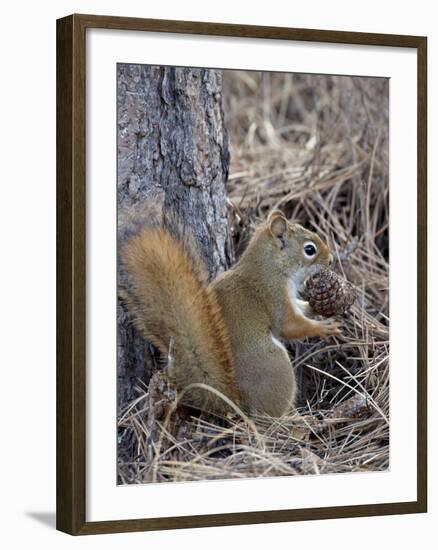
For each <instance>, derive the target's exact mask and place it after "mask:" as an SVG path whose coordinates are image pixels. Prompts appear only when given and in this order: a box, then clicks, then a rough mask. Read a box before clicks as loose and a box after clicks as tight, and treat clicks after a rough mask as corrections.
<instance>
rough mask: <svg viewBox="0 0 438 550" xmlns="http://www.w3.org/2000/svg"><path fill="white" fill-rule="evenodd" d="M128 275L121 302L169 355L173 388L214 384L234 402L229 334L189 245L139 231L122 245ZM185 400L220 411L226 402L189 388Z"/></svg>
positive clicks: (161, 233) (159, 232) (166, 235)
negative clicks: (124, 301) (123, 298)
mask: <svg viewBox="0 0 438 550" xmlns="http://www.w3.org/2000/svg"><path fill="white" fill-rule="evenodd" d="M121 261H122V263H123V266H124V268H125V270H126V272H127V286H126V289H125V300H126V303H127V305H128V308H129V310H130V311H131V313H132V315H133V319H134V323H135V325H136V327H137V328H138V329H139V330H140V332H141V333H142V335H143V336H144V337H145V338H146V339H147V340H148V341H149V342H151V343H152V344H153V345H155V346H156V347H158V349H159V350H160V351H161V352H162V353H167V354H169V356H170V357H171V360H170V361H169V374H170V376H171V378H172V380H173V381H174V383H175V385H176V388H177V390H179V391H182V390H183V389H184V388H185V387H187V386H188V385H189V384H192V383H202V384H206V385H208V386H212V387H213V388H215V389H216V390H218V391H219V392H221V393H223V394H225V395H226V396H227V397H228V398H230V399H231V400H233V401H234V402H236V403H238V401H239V398H238V390H237V385H236V382H235V376H234V365H233V358H232V353H231V347H230V340H229V336H228V333H227V330H226V327H225V324H224V322H223V319H222V316H221V311H220V306H219V303H218V301H217V298H216V295H215V293H214V290H213V289H211V288H210V287H208V286H207V274H206V270H205V267H204V265H203V263H202V262H201V260H200V259H198V258H196V257H194V254H193V249H192V248H190V247H189V245H188V241H186V242H185V241H184V239H182V240H180V239H178V238H176V237H175V236H173V235H172V234H171V233H170V232H169V231H167V230H166V229H163V228H143V229H141V230H140V231H139V232H138V233H137V234H135V235H134V236H131V237H130V238H129V239H128V240H127V241H126V242H125V244H124V245H123V246H122V247H121ZM184 401H185V402H188V403H190V404H192V405H193V406H195V407H198V408H200V409H206V410H212V411H213V412H224V411H225V410H226V405H225V403H224V402H223V401H222V400H221V399H220V398H218V397H217V396H216V395H215V394H214V393H212V392H209V391H207V390H201V389H192V390H188V391H187V393H186V394H185V398H184Z"/></svg>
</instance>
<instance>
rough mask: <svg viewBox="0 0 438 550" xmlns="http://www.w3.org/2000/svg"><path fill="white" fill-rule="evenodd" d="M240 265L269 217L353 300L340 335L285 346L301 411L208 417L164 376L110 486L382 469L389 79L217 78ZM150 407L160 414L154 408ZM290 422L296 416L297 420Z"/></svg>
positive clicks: (139, 408)
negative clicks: (308, 245)
mask: <svg viewBox="0 0 438 550" xmlns="http://www.w3.org/2000/svg"><path fill="white" fill-rule="evenodd" d="M223 79H224V82H223V98H224V114H225V121H226V126H227V129H228V134H229V140H230V152H231V162H230V172H229V178H228V183H227V193H228V202H229V213H230V220H231V224H232V235H233V240H234V244H235V250H236V256H237V258H238V257H239V256H240V254H241V253H242V251H243V250H244V247H245V244H246V243H247V241H248V238H249V237H250V234H251V231H252V229H253V228H254V225H255V224H256V223H257V222H259V221H260V220H263V219H264V218H265V217H266V215H267V213H268V212H269V210H270V209H272V208H274V207H275V208H280V209H281V210H283V211H284V212H285V213H286V215H287V217H288V218H289V219H291V220H293V221H298V222H300V223H302V224H304V225H305V226H307V227H308V228H310V229H313V230H315V231H316V232H318V233H319V234H320V235H321V237H322V238H323V239H325V241H326V242H327V243H328V244H329V246H330V248H331V249H332V250H333V251H334V253H335V259H336V263H335V268H334V269H335V270H336V271H337V272H338V273H340V274H343V275H344V276H345V277H346V278H347V279H348V280H349V281H350V282H351V283H352V284H353V285H354V287H355V289H356V292H357V300H356V302H355V304H354V305H353V307H352V308H351V309H350V310H349V311H348V312H347V313H346V314H344V315H343V316H342V317H341V321H342V323H343V332H342V335H340V336H337V337H336V338H331V339H330V340H329V341H322V340H320V339H307V340H304V341H299V342H298V341H297V342H291V343H289V344H288V346H287V347H288V351H289V352H290V356H291V360H292V363H293V368H294V369H295V372H296V375H297V379H298V382H299V408H298V411H296V412H293V413H291V414H290V415H285V416H283V417H282V418H276V419H273V418H268V417H257V418H251V419H250V418H247V417H246V416H245V415H243V414H236V415H234V416H233V417H229V418H224V419H218V418H216V417H213V416H211V415H207V414H205V413H202V414H201V415H199V414H198V415H190V414H187V413H182V412H181V411H180V410H179V409H178V408H176V407H175V395H174V393H173V392H172V390H171V388H170V386H169V385H168V383H167V380H166V378H165V376H164V375H163V374H162V373H161V372H160V373H157V374H156V376H154V377H153V379H152V381H151V383H150V384H149V386H148V387H142V386H141V385H140V384H139V387H138V392H137V393H138V397H137V398H136V399H135V400H134V401H133V402H132V403H130V404H129V405H127V407H126V408H125V410H124V411H123V413H122V415H121V418H120V419H119V429H120V430H122V431H124V432H126V433H128V432H129V437H130V440H131V442H132V445H131V449H132V452H131V453H130V454H129V455H126V456H125V455H122V456H119V464H118V475H119V483H122V484H124V483H146V482H159V481H188V480H200V479H223V478H228V479H229V478H247V477H271V476H279V475H295V474H325V473H341V472H357V471H376V470H385V469H387V468H388V467H389V288H388V267H389V182H388V135H389V126H388V101H389V96H388V93H389V92H388V81H387V80H386V79H377V78H375V79H374V78H359V77H342V76H318V75H293V74H272V73H271V74H270V73H259V72H247V71H224V75H223ZM157 404H158V405H157ZM297 413H298V415H297Z"/></svg>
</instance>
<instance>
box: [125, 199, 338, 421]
mask: <svg viewBox="0 0 438 550" xmlns="http://www.w3.org/2000/svg"><path fill="white" fill-rule="evenodd" d="M332 259H333V257H332V254H331V253H330V250H329V249H328V247H327V245H326V244H325V243H324V242H323V241H322V240H321V238H320V237H319V236H318V235H317V234H315V233H313V232H311V231H309V230H307V229H305V228H304V227H302V226H301V225H299V224H296V223H290V222H289V221H288V220H287V219H286V218H285V216H284V215H283V214H282V212H280V211H278V210H275V211H273V212H272V213H271V214H270V215H269V217H268V218H267V220H266V221H265V222H263V223H262V224H260V225H259V226H258V227H257V228H256V231H255V233H254V235H253V237H252V238H251V240H250V242H249V244H248V246H247V248H246V250H245V252H244V253H243V255H242V257H241V258H240V260H239V261H238V262H237V263H236V265H234V266H233V267H232V268H231V269H229V270H228V271H226V272H224V273H222V274H221V275H219V276H218V277H217V278H216V279H214V280H213V281H212V282H211V283H209V284H207V273H206V269H205V267H204V265H203V263H202V261H201V260H200V259H199V258H196V257H194V255H193V254H192V253H190V254H189V253H188V251H187V248H186V247H185V245H184V242H182V241H181V240H179V239H178V238H177V237H175V236H174V235H172V234H171V233H170V232H169V231H168V230H166V229H164V228H160V227H158V228H157V227H153V228H150V227H149V228H147V227H145V228H143V229H141V230H139V231H138V232H137V233H136V234H134V235H133V236H131V237H130V238H128V239H127V241H126V242H125V244H124V245H123V246H122V248H121V260H122V262H123V265H124V267H125V269H126V271H127V274H128V287H127V293H126V302H127V305H128V308H129V309H130V310H131V312H132V315H133V318H134V322H135V325H136V326H137V328H138V329H139V330H140V332H141V333H142V334H143V336H144V337H145V338H146V339H147V340H148V341H149V342H151V343H152V344H153V345H155V346H156V347H158V349H159V350H160V351H161V352H162V353H166V354H168V355H169V356H170V357H171V360H170V361H169V376H170V379H171V381H173V383H174V384H175V386H176V389H177V390H178V391H179V392H183V393H184V399H183V401H184V402H185V403H187V404H189V405H191V406H193V407H195V408H199V409H202V410H207V411H210V412H213V413H216V414H225V413H226V411H227V410H229V406H228V404H227V400H224V399H222V398H221V397H220V396H218V395H217V392H220V394H223V395H225V396H226V397H227V398H228V399H229V400H231V401H233V402H234V403H235V404H236V405H237V406H238V407H239V408H241V409H242V410H243V411H245V412H246V413H248V414H250V415H251V414H267V415H270V416H274V417H278V416H281V415H283V414H285V413H287V412H290V411H292V410H293V408H294V407H295V403H296V393H297V391H296V388H297V384H296V380H295V374H294V371H293V368H292V365H291V362H290V359H289V356H288V353H287V351H286V348H285V347H284V345H283V344H282V342H281V340H290V339H295V338H304V337H306V336H321V337H323V338H327V337H329V336H332V335H336V334H338V333H339V332H340V325H339V323H338V322H337V321H335V320H333V319H323V320H315V319H312V318H311V313H310V310H309V306H308V303H307V302H304V301H302V300H299V299H298V291H299V289H300V287H301V286H302V284H303V282H304V280H305V279H306V278H307V277H308V276H309V275H311V274H312V273H313V272H314V271H315V270H316V269H318V267H319V266H328V265H329V264H330V263H331V261H332ZM191 384H203V385H207V386H210V387H212V388H214V389H215V390H217V391H216V392H210V391H207V389H205V388H202V387H196V386H195V387H193V388H191V387H190V385H191ZM185 388H187V389H185Z"/></svg>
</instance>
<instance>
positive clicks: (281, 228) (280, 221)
mask: <svg viewBox="0 0 438 550" xmlns="http://www.w3.org/2000/svg"><path fill="white" fill-rule="evenodd" d="M268 227H269V231H270V232H271V233H272V235H273V236H274V237H282V236H283V235H284V234H285V233H286V230H287V220H286V218H285V217H284V215H283V213H282V212H280V210H274V211H273V212H271V213H270V214H269V217H268Z"/></svg>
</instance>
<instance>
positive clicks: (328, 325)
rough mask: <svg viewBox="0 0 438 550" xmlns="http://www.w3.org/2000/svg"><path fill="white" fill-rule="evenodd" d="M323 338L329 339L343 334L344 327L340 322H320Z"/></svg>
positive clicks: (330, 320)
mask: <svg viewBox="0 0 438 550" xmlns="http://www.w3.org/2000/svg"><path fill="white" fill-rule="evenodd" d="M320 329H321V332H320V334H321V337H322V338H329V337H330V336H337V335H339V334H341V332H342V325H341V323H340V322H339V321H335V320H334V319H324V320H323V321H320Z"/></svg>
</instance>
